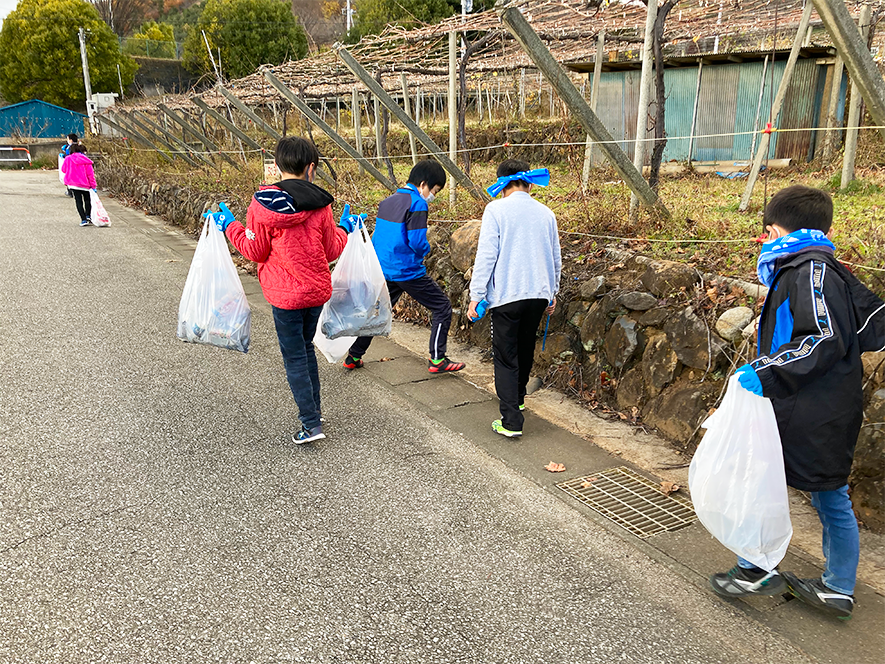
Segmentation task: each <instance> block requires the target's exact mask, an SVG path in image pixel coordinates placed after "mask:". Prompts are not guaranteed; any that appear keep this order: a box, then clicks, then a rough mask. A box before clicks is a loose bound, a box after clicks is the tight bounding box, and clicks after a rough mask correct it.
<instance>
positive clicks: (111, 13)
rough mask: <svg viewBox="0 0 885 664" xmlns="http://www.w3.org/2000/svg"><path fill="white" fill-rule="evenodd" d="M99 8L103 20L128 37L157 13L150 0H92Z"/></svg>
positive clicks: (119, 34) (122, 35)
mask: <svg viewBox="0 0 885 664" xmlns="http://www.w3.org/2000/svg"><path fill="white" fill-rule="evenodd" d="M90 1H91V2H92V4H93V5H95V8H96V9H97V10H98V15H99V16H100V17H101V20H102V21H104V22H105V23H107V24H108V25H109V26H110V28H111V30H113V31H114V32H115V33H116V34H117V36H118V37H126V36H127V35H130V34H132V33H133V32H135V30H136V29H137V28H138V27H139V26H140V25H141V24H142V23H144V22H145V20H146V19H148V18H151V17H152V16H153V14H155V13H156V12H155V8H154V5H153V4H152V3H151V2H150V0H90Z"/></svg>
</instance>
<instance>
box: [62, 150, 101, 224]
mask: <svg viewBox="0 0 885 664" xmlns="http://www.w3.org/2000/svg"><path fill="white" fill-rule="evenodd" d="M85 153H86V146H84V145H77V144H74V145H72V146H71V153H70V154H69V155H68V156H67V157H65V159H64V161H63V162H61V172H62V173H63V174H64V176H65V186H67V187H68V188H69V189H70V190H71V193H73V194H74V201H75V202H76V203H77V212H78V213H79V214H80V225H81V226H88V225H89V224H91V223H92V220H91V219H90V215H91V214H92V197H91V193H90V191H91V190H92V189H95V187H96V184H95V171H94V170H93V169H92V160H91V159H90V158H89V157H87V156H86V154H85Z"/></svg>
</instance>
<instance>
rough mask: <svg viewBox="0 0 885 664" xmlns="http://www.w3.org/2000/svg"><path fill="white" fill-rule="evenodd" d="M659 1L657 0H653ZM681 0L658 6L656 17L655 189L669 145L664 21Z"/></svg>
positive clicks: (652, 177)
mask: <svg viewBox="0 0 885 664" xmlns="http://www.w3.org/2000/svg"><path fill="white" fill-rule="evenodd" d="M653 1H655V2H657V0H653ZM678 2H679V0H667V1H666V2H665V3H664V4H662V5H661V6H660V7H658V14H657V17H656V18H655V27H654V42H653V44H652V49H653V51H654V61H655V142H654V147H653V148H652V151H651V164H650V165H649V171H648V186H649V187H651V188H652V189H653V190H654V191H657V190H658V182H659V181H660V173H661V161H662V160H663V158H664V148H665V147H666V146H667V134H666V126H665V120H664V107H665V105H666V91H665V90H664V53H663V48H662V44H663V43H664V23H665V22H666V20H667V14H669V13H670V10H671V9H673V7H675V6H676V3H678Z"/></svg>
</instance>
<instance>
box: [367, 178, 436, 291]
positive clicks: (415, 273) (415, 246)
mask: <svg viewBox="0 0 885 664" xmlns="http://www.w3.org/2000/svg"><path fill="white" fill-rule="evenodd" d="M372 244H373V245H374V247H375V253H376V254H378V260H379V261H380V262H381V269H382V270H383V271H384V278H385V279H387V281H411V280H412V279H418V278H419V277H423V276H424V275H425V274H427V268H425V267H424V257H425V256H427V254H428V253H430V244H429V243H428V242H427V201H425V200H424V198H423V197H422V196H421V194H420V193H418V189H416V188H415V186H414V185H412V184H407V185H406V186H405V187H403V188H401V189H397V190H396V192H395V193H393V194H391V195H390V196H388V197H387V198H385V199H384V200H383V201H381V204H380V205H378V216H377V218H376V220H375V232H374V233H373V234H372Z"/></svg>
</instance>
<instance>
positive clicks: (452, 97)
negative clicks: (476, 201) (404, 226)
mask: <svg viewBox="0 0 885 664" xmlns="http://www.w3.org/2000/svg"><path fill="white" fill-rule="evenodd" d="M457 69H458V33H457V32H455V31H454V30H452V31H451V32H450V33H449V107H448V111H449V159H450V160H451V161H452V163H453V164H457V163H458V101H457V92H456V89H457V88H456V83H457V77H458V74H457ZM456 168H457V166H456ZM465 177H466V176H465ZM457 197H458V193H457V191H456V190H455V183H454V182H452V184H451V186H450V187H449V205H454V204H455V201H456V199H457Z"/></svg>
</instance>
